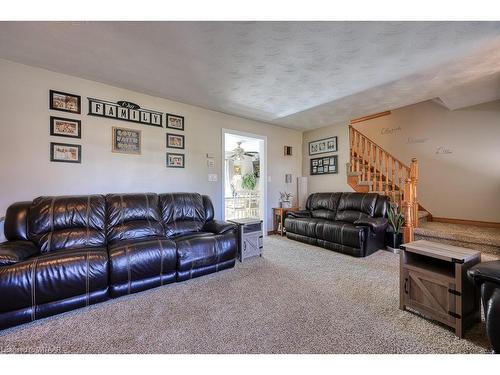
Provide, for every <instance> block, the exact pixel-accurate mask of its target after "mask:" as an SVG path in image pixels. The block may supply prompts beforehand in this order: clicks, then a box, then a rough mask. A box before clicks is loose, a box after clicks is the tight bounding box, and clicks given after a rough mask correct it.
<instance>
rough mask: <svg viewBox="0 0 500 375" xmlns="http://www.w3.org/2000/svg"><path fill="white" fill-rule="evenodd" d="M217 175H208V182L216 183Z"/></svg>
mask: <svg viewBox="0 0 500 375" xmlns="http://www.w3.org/2000/svg"><path fill="white" fill-rule="evenodd" d="M217 177H218V176H217V174H216V173H209V174H208V182H217Z"/></svg>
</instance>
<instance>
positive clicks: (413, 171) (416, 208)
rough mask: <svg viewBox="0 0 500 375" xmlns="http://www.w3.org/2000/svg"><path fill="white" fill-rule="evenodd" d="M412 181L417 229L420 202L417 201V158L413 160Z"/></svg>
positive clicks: (415, 225)
mask: <svg viewBox="0 0 500 375" xmlns="http://www.w3.org/2000/svg"><path fill="white" fill-rule="evenodd" d="M410 179H411V186H412V216H413V226H414V227H415V228H416V227H417V226H418V201H417V183H418V161H417V159H416V158H413V159H411V164H410Z"/></svg>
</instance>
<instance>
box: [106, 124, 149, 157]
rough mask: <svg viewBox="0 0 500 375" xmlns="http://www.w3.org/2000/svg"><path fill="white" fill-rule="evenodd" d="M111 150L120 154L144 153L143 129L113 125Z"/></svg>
mask: <svg viewBox="0 0 500 375" xmlns="http://www.w3.org/2000/svg"><path fill="white" fill-rule="evenodd" d="M111 131H112V143H111V151H112V152H116V153H119V154H129V155H141V154H142V131H141V130H137V129H129V128H122V127H118V126H113V127H112V128H111Z"/></svg>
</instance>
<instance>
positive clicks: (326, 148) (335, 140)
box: [309, 136, 339, 155]
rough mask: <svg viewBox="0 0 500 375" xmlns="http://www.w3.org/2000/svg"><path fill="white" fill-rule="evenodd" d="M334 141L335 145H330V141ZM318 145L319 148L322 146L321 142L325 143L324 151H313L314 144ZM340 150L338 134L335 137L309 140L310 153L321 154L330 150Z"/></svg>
mask: <svg viewBox="0 0 500 375" xmlns="http://www.w3.org/2000/svg"><path fill="white" fill-rule="evenodd" d="M330 142H332V143H334V144H335V145H334V146H335V147H331V148H330V147H329V143H330ZM315 143H316V144H317V145H318V148H320V146H321V144H324V145H325V148H324V151H321V150H319V151H312V148H313V147H314V144H315ZM338 150H339V145H338V138H337V136H334V137H328V138H323V139H318V140H316V141H311V142H309V155H320V154H326V153H329V152H337V151H338Z"/></svg>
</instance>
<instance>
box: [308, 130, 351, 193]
mask: <svg viewBox="0 0 500 375" xmlns="http://www.w3.org/2000/svg"><path fill="white" fill-rule="evenodd" d="M334 136H337V145H338V152H333V153H328V154H320V155H312V156H309V142H311V141H317V140H319V139H323V138H328V137H334ZM349 152H350V151H349V126H348V125H347V124H336V125H332V126H328V127H325V128H320V129H315V130H310V131H307V132H304V134H303V143H302V153H303V162H302V174H303V176H306V177H307V184H308V185H307V189H308V193H309V194H311V193H317V192H330V191H353V189H352V188H351V187H350V186H349V185H348V184H347V171H346V163H348V162H349ZM329 155H338V171H339V172H338V173H336V174H328V175H323V176H317V175H316V176H311V175H310V174H309V173H310V159H311V158H316V157H321V156H329Z"/></svg>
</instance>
